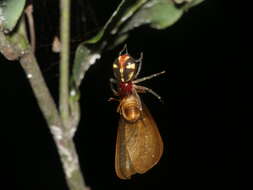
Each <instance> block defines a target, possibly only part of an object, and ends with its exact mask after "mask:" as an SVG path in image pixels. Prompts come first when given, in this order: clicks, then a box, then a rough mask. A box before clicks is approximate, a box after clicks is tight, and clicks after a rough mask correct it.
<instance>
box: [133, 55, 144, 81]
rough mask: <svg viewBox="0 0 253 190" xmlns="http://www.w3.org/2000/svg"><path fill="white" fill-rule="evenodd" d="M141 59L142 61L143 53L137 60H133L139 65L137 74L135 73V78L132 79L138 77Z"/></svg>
mask: <svg viewBox="0 0 253 190" xmlns="http://www.w3.org/2000/svg"><path fill="white" fill-rule="evenodd" d="M142 59H143V53H142V52H141V55H140V58H139V59H137V60H135V61H136V62H137V63H139V65H138V70H137V72H136V74H135V77H134V78H137V77H138V75H139V73H140V71H141V67H142Z"/></svg>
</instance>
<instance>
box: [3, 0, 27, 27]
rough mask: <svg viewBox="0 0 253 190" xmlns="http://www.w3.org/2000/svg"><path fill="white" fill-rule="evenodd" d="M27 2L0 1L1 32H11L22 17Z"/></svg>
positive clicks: (14, 0) (16, 0)
mask: <svg viewBox="0 0 253 190" xmlns="http://www.w3.org/2000/svg"><path fill="white" fill-rule="evenodd" d="M25 3H26V0H0V30H2V31H4V32H10V31H12V30H13V29H14V27H15V26H16V24H17V22H18V20H19V18H20V16H21V15H22V12H23V9H24V6H25Z"/></svg>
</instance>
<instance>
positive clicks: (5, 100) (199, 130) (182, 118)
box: [0, 0, 243, 190]
mask: <svg viewBox="0 0 253 190" xmlns="http://www.w3.org/2000/svg"><path fill="white" fill-rule="evenodd" d="M33 2H34V9H35V10H34V11H35V13H34V14H35V22H36V32H37V57H38V60H39V63H40V66H41V68H42V72H43V74H44V76H45V78H46V81H47V83H48V85H49V87H50V90H51V92H52V93H53V95H54V97H55V98H56V99H57V91H58V89H57V82H58V79H59V73H58V62H57V59H58V58H57V56H56V55H54V54H52V53H50V52H51V50H50V48H51V47H50V43H51V41H52V38H53V36H54V35H56V34H58V28H57V24H58V21H57V18H58V10H56V7H57V4H58V2H57V1H39V0H36V1H35V0H34V1H33ZM119 2H120V1H119V0H118V1H110V3H109V1H99V0H95V1H90V3H88V1H87V0H84V1H82V0H79V1H76V2H75V3H73V10H74V12H73V18H72V25H73V26H72V36H73V47H74V46H75V45H76V44H78V40H79V41H80V40H84V39H85V37H86V36H89V35H92V34H94V33H95V32H96V31H98V29H99V27H100V26H102V25H103V24H104V23H105V21H106V20H107V19H108V18H109V16H110V15H111V13H112V11H113V10H114V9H115V8H116V6H117V5H118V3H119ZM225 8H227V4H226V3H225V2H222V1H218V0H217V1H206V2H204V3H202V4H200V5H198V6H196V7H194V8H193V9H191V10H190V11H189V12H187V13H186V14H185V15H184V16H183V17H182V18H181V19H180V20H179V22H177V23H176V24H175V25H173V26H172V27H170V28H168V29H166V30H161V31H157V30H153V29H150V28H148V27H147V26H144V27H141V28H138V29H136V30H134V31H132V32H131V35H130V38H129V39H128V40H127V42H126V43H127V44H128V49H129V52H130V53H131V54H132V55H133V57H136V58H137V57H138V56H139V54H140V52H143V53H144V60H143V61H144V62H143V67H142V71H141V76H146V75H149V74H152V73H155V72H159V71H161V70H166V71H167V73H166V75H163V76H161V77H158V78H156V79H153V80H151V81H147V82H144V83H143V85H145V86H147V87H150V88H152V89H153V90H154V91H156V92H157V93H158V94H159V95H161V96H162V97H163V99H164V103H163V104H161V103H160V102H159V101H158V100H157V99H156V98H154V97H153V96H151V95H149V94H145V95H142V100H143V101H144V102H145V103H146V105H147V106H148V107H149V109H150V111H151V113H152V115H153V117H154V118H155V120H156V122H157V125H158V127H159V130H160V133H161V136H162V138H163V140H164V144H165V151H164V154H163V157H162V159H161V161H160V162H159V164H157V165H156V166H155V167H154V168H153V169H151V170H150V171H149V172H147V173H146V174H143V175H136V176H133V178H132V179H131V180H129V181H122V180H120V179H118V178H117V177H116V174H115V172H114V147H115V140H116V130H117V123H118V114H117V113H116V107H117V104H116V103H110V102H107V99H108V98H109V97H111V96H112V92H111V90H110V88H109V85H108V80H109V78H110V77H112V62H113V61H114V59H115V58H116V57H117V55H118V52H119V50H120V49H121V48H122V46H120V47H118V48H117V49H114V50H112V51H106V52H104V53H103V54H102V58H101V59H100V60H99V61H98V62H97V63H96V64H95V65H94V66H92V67H91V68H90V70H89V71H88V72H87V75H86V77H85V80H84V82H83V84H82V88H81V93H82V96H81V108H82V119H81V123H80V126H79V129H78V131H77V134H76V136H75V142H76V146H77V150H78V152H79V155H80V162H81V168H82V171H83V174H84V176H85V180H86V182H87V184H88V185H89V186H90V187H91V188H92V189H93V190H102V189H121V190H127V189H131V190H135V189H170V190H178V189H190V188H193V189H209V188H210V189H211V188H212V189H217V188H223V189H228V188H230V187H236V186H238V185H239V183H240V179H239V176H240V171H241V169H242V168H240V163H241V162H243V161H242V160H241V159H240V160H239V157H240V156H239V155H240V153H239V152H240V142H239V136H240V132H239V131H238V128H237V127H236V123H237V121H238V120H237V117H236V116H237V114H236V112H235V107H236V106H237V105H236V104H237V102H236V99H237V98H238V96H239V93H238V91H237V88H236V87H238V86H239V80H238V78H239V74H240V72H241V70H240V68H238V63H237V61H238V60H239V56H238V51H237V48H238V46H240V43H241V41H240V40H239V38H238V37H239V36H240V35H241V34H240V30H239V28H240V24H241V23H239V22H237V20H236V19H238V18H235V17H234V16H233V13H232V11H228V10H229V9H225ZM94 15H95V16H96V17H94ZM234 23H237V24H234ZM84 35H86V36H84ZM0 62H1V64H0V80H1V81H2V82H1V85H0V91H1V100H2V103H1V110H2V111H3V113H2V114H1V133H0V137H1V138H0V139H1V141H2V142H1V147H2V148H1V158H2V159H3V160H4V161H3V162H1V166H0V170H1V175H3V176H1V186H4V185H8V189H9V190H12V189H13V190H16V189H19V190H35V189H36V190H53V189H54V190H56V189H61V190H65V189H67V186H66V184H65V181H64V175H63V172H62V168H61V164H60V161H59V157H58V155H57V152H56V148H55V145H54V143H53V140H52V138H51V136H50V133H49V130H48V128H47V126H46V123H45V121H44V119H43V117H42V114H41V113H40V110H39V108H38V106H37V103H36V100H35V98H34V96H33V93H32V90H31V88H30V86H29V83H28V80H27V78H26V76H25V75H24V72H23V70H22V68H21V67H20V65H19V64H18V62H8V61H6V60H5V59H4V58H3V57H2V56H1V57H0Z"/></svg>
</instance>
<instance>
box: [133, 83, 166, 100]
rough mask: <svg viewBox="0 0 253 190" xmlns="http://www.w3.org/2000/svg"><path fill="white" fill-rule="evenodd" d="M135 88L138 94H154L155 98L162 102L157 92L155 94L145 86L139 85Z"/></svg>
mask: <svg viewBox="0 0 253 190" xmlns="http://www.w3.org/2000/svg"><path fill="white" fill-rule="evenodd" d="M134 88H135V89H136V91H137V92H139V93H145V92H149V93H150V94H152V95H153V96H155V97H156V98H157V99H158V100H159V101H162V97H161V96H159V95H158V94H157V93H156V92H154V91H153V90H152V89H150V88H147V87H145V86H139V85H134Z"/></svg>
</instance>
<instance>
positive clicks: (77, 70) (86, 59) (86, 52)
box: [72, 43, 101, 87]
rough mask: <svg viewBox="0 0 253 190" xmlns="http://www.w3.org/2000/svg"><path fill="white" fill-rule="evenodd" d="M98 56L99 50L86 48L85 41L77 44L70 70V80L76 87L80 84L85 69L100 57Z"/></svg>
mask: <svg viewBox="0 0 253 190" xmlns="http://www.w3.org/2000/svg"><path fill="white" fill-rule="evenodd" d="M100 56H101V55H100V53H99V51H93V50H92V48H88V46H86V44H85V43H82V44H80V45H79V46H78V48H77V50H76V52H75V60H74V65H73V71H72V80H73V82H74V83H75V86H76V87H79V86H80V84H81V81H82V79H83V77H84V75H85V73H86V71H87V70H88V69H89V67H90V66H91V65H93V64H94V63H95V62H96V60H97V59H99V58H100Z"/></svg>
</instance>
